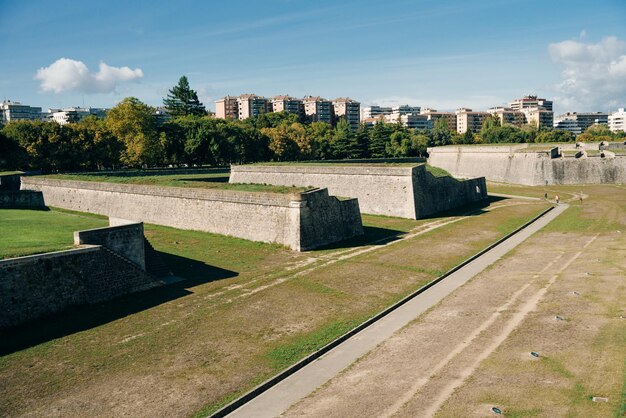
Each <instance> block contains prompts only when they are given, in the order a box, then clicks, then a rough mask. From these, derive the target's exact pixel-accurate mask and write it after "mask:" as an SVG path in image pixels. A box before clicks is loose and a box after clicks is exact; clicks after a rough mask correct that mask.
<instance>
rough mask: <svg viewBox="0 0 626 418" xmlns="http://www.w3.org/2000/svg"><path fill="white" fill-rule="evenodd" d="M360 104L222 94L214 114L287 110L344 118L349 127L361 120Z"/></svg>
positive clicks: (316, 118) (312, 117)
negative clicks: (223, 95)
mask: <svg viewBox="0 0 626 418" xmlns="http://www.w3.org/2000/svg"><path fill="white" fill-rule="evenodd" d="M360 110H361V104H360V103H359V102H357V101H356V100H352V99H350V98H348V97H339V98H337V99H334V100H327V99H324V98H322V97H319V96H306V97H304V98H302V99H299V98H296V97H291V96H287V95H282V96H275V97H272V98H267V97H262V96H257V95H256V94H242V95H240V96H237V97H234V96H225V97H222V98H221V99H219V100H216V101H215V117H217V118H221V119H240V120H243V119H248V118H250V117H253V116H258V115H259V114H262V113H269V112H287V113H293V114H296V115H298V116H300V117H303V118H306V120H308V121H309V122H326V123H330V124H334V123H336V122H337V121H338V120H339V119H345V120H346V121H347V122H348V124H350V126H351V127H352V128H353V129H356V128H358V126H359V123H361V118H360Z"/></svg>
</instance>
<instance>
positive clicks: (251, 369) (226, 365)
mask: <svg viewBox="0 0 626 418" xmlns="http://www.w3.org/2000/svg"><path fill="white" fill-rule="evenodd" d="M543 208H544V205H539V204H535V203H532V204H529V205H518V206H511V207H508V208H500V209H497V210H494V211H491V212H486V213H482V214H480V215H477V216H470V217H467V218H465V219H463V220H461V221H459V222H457V223H455V224H451V225H448V226H446V227H442V228H440V229H438V230H433V231H431V232H429V233H426V234H423V235H421V236H419V237H415V238H411V239H407V240H403V241H401V242H397V243H395V244H394V245H390V246H386V247H383V246H381V247H375V249H374V250H373V251H371V252H369V253H365V254H360V255H357V256H355V257H353V258H352V259H349V260H341V261H338V262H335V263H333V264H329V265H325V263H326V262H327V261H328V260H332V259H333V258H332V257H336V256H334V255H333V254H332V251H336V250H341V249H347V250H350V249H359V247H360V246H361V245H365V244H367V243H368V242H371V240H373V239H376V238H380V237H383V238H385V237H390V238H393V237H394V236H397V235H402V234H405V233H407V232H409V231H411V230H412V229H414V228H415V227H416V226H419V225H421V224H422V223H424V222H432V221H433V219H430V220H420V221H415V220H409V219H401V218H392V217H383V216H369V215H366V216H363V220H364V223H365V224H366V226H369V228H371V229H370V230H369V231H368V234H369V235H368V236H367V237H368V238H367V239H369V241H364V242H362V243H357V244H353V245H352V246H350V245H348V244H344V246H343V247H338V249H327V250H324V251H311V252H306V253H303V254H296V253H293V252H290V251H287V250H285V249H284V248H283V247H280V246H278V245H268V244H261V243H254V242H250V241H246V240H240V239H235V238H232V237H224V236H220V235H215V234H207V233H202V232H195V231H183V230H177V229H174V228H168V227H161V226H155V225H149V224H148V225H146V226H145V231H146V236H147V237H148V239H149V240H150V241H151V243H152V244H153V246H154V247H155V248H156V249H157V250H158V251H161V252H162V254H163V256H164V259H165V261H166V262H167V263H168V264H169V265H170V267H171V268H172V269H173V270H174V273H176V274H177V275H180V276H182V277H188V278H192V279H193V278H196V279H198V280H189V281H183V282H180V283H178V284H174V285H170V286H165V287H162V288H158V289H154V290H152V291H148V292H143V293H140V294H135V295H129V296H128V297H124V298H121V299H120V300H118V301H111V302H107V303H103V304H101V305H98V306H95V307H89V309H88V310H87V309H85V310H78V311H76V312H72V313H68V314H67V315H65V316H61V317H55V318H51V319H49V320H48V321H47V322H46V324H45V327H44V328H37V327H28V329H25V330H23V331H22V332H23V334H18V335H11V338H10V341H11V344H17V345H20V344H21V343H20V341H31V340H30V339H32V338H34V341H35V343H33V344H30V345H28V344H27V345H25V348H23V349H20V350H19V351H16V352H12V353H10V354H8V355H6V356H4V357H2V358H0V380H2V381H5V382H7V384H6V385H4V388H5V390H4V391H3V388H2V387H0V397H3V398H4V399H6V402H4V403H3V405H0V415H3V414H4V415H11V414H15V413H17V411H20V410H25V408H29V407H32V408H34V409H35V410H37V409H41V408H43V407H42V406H41V405H43V403H44V401H43V399H45V400H46V401H45V405H55V406H56V405H58V404H59V402H62V401H61V400H62V399H70V400H69V402H70V404H72V405H76V404H75V402H82V400H81V399H83V398H84V397H85V396H90V395H88V392H89V391H90V390H92V389H94V388H95V387H97V390H98V391H99V393H101V394H102V396H101V397H99V398H98V399H97V400H96V401H95V402H109V400H110V399H111V396H115V395H114V394H113V392H112V391H115V390H117V389H116V388H118V387H119V384H120V382H121V380H120V379H125V380H124V381H125V383H124V384H125V385H128V387H129V388H132V390H147V391H148V392H154V391H155V389H160V388H162V387H164V386H163V385H164V384H165V385H167V387H171V388H172V390H177V391H179V393H180V394H181V396H183V397H184V401H185V404H184V405H185V407H184V408H186V409H185V410H182V412H181V414H193V413H195V411H198V410H202V413H203V414H204V413H207V412H211V411H214V410H216V409H217V408H219V407H220V406H222V405H224V404H225V403H227V402H229V401H231V400H232V399H234V398H235V397H236V396H238V395H240V394H242V393H244V392H245V391H247V390H249V389H251V388H252V387H254V386H256V385H257V384H259V383H260V382H262V381H263V380H265V379H267V378H269V377H271V376H272V375H274V374H275V373H276V372H277V371H279V370H281V369H283V368H284V367H288V366H289V365H291V364H293V362H295V361H297V360H298V359H300V358H302V357H304V356H306V355H308V354H309V353H310V352H312V351H314V350H317V349H319V348H320V347H322V346H324V345H325V344H327V343H328V342H330V341H332V340H333V339H335V338H337V337H338V336H340V335H342V334H343V333H345V332H346V331H348V330H349V329H351V328H353V327H354V326H356V325H357V324H359V323H360V322H361V321H362V320H364V319H366V318H368V317H370V316H372V315H373V314H376V313H378V312H379V311H380V310H382V309H384V308H385V307H387V306H389V305H390V304H391V303H394V302H396V301H397V300H399V299H401V298H402V297H404V296H406V295H407V294H408V293H410V292H412V291H414V290H415V289H417V288H419V287H421V286H422V285H423V284H425V283H426V282H428V281H430V280H432V278H433V277H435V276H436V275H437V274H438V273H439V272H441V271H445V270H447V269H448V268H450V267H452V266H454V265H455V264H457V263H458V262H459V261H461V260H463V259H465V258H467V257H468V256H469V255H471V254H474V253H475V252H476V251H478V250H480V249H482V248H484V247H485V246H487V245H488V244H490V243H491V242H493V241H495V240H496V239H498V238H499V237H500V236H502V234H503V233H504V232H503V231H500V230H499V229H498V228H497V225H498V224H499V223H501V222H505V221H506V220H507V219H508V218H510V217H512V218H516V219H517V218H520V217H521V216H526V218H527V219H529V218H531V217H532V216H534V215H535V214H536V213H537V212H538V211H540V210H542V209H543ZM54 212H55V213H57V214H62V215H64V216H67V217H71V216H72V214H71V213H65V212H58V211H54ZM85 219H89V220H91V221H93V220H98V219H95V218H85ZM507 225H508V227H509V228H513V227H514V223H509V224H507ZM450 243H453V248H451V244H450ZM311 259H313V264H308V265H301V263H303V262H305V261H309V260H311ZM311 266H317V267H318V269H317V270H311V271H307V269H310V267H311ZM295 273H302V274H300V275H298V276H294V274H295ZM280 280H283V281H282V282H280ZM277 282H278V283H277ZM92 316H93V317H94V318H91V319H90V317H92ZM81 321H83V322H85V323H86V324H87V325H84V324H83V322H81ZM76 323H77V324H76ZM50 329H60V330H61V331H62V332H61V333H58V334H54V333H50V331H48V330H50ZM78 331H80V332H78ZM46 333H48V334H50V335H47V334H46ZM42 334H44V336H43V337H42ZM46 335H47V336H46ZM129 336H135V337H136V338H133V339H132V340H130V341H129V342H124V341H126V339H127V338H128V337H129ZM6 344H9V343H6ZM22 344H23V343H22ZM173 347H174V348H175V349H173ZM33 364H35V366H34V367H33V366H32V365H33ZM191 382H193V384H192V385H191V386H189V384H191ZM0 386H2V385H0ZM204 387H206V391H203V388H204ZM77 388H78V389H77ZM153 388H155V389H153ZM137 393H140V392H137ZM152 402H154V404H153V405H148V409H149V410H150V411H153V410H158V409H159V408H162V407H165V406H166V405H165V404H167V402H168V401H167V399H162V398H160V397H158V396H157V395H155V398H154V399H153V400H152ZM45 405H44V407H45ZM104 405H105V404H102V407H103V408H106V406H104ZM145 407H146V405H145V404H144V405H143V406H134V405H128V406H126V408H130V410H129V411H128V414H129V415H136V414H137V413H138V410H137V409H135V410H134V411H132V409H133V408H145ZM78 408H80V406H78ZM184 408H183V409H184ZM29 410H32V409H29ZM133 412H134V413H133Z"/></svg>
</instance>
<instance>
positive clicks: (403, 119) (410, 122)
mask: <svg viewBox="0 0 626 418" xmlns="http://www.w3.org/2000/svg"><path fill="white" fill-rule="evenodd" d="M379 120H380V119H379ZM383 120H384V121H385V122H387V123H400V124H402V126H405V127H407V128H411V129H430V128H432V125H431V124H430V120H429V119H428V116H426V115H420V114H415V113H406V114H402V113H399V112H398V113H391V114H390V115H384V116H383Z"/></svg>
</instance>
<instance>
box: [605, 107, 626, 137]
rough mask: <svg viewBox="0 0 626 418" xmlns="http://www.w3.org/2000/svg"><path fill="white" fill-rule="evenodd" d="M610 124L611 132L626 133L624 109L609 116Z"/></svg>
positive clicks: (625, 113)
mask: <svg viewBox="0 0 626 418" xmlns="http://www.w3.org/2000/svg"><path fill="white" fill-rule="evenodd" d="M608 124H609V129H610V130H611V132H626V112H625V111H624V108H623V107H621V108H619V109H617V112H613V113H611V114H610V115H609V117H608Z"/></svg>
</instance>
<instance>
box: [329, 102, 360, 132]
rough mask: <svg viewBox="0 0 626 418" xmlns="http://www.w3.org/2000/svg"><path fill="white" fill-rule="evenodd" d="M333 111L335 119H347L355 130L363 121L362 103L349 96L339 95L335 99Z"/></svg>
mask: <svg viewBox="0 0 626 418" xmlns="http://www.w3.org/2000/svg"><path fill="white" fill-rule="evenodd" d="M333 113H334V114H335V121H337V120H339V119H345V120H346V121H348V124H349V125H350V127H351V128H352V129H354V130H356V129H357V128H358V127H359V123H361V103H359V102H357V101H356V100H352V99H351V98H349V97H338V98H336V99H335V100H333Z"/></svg>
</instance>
